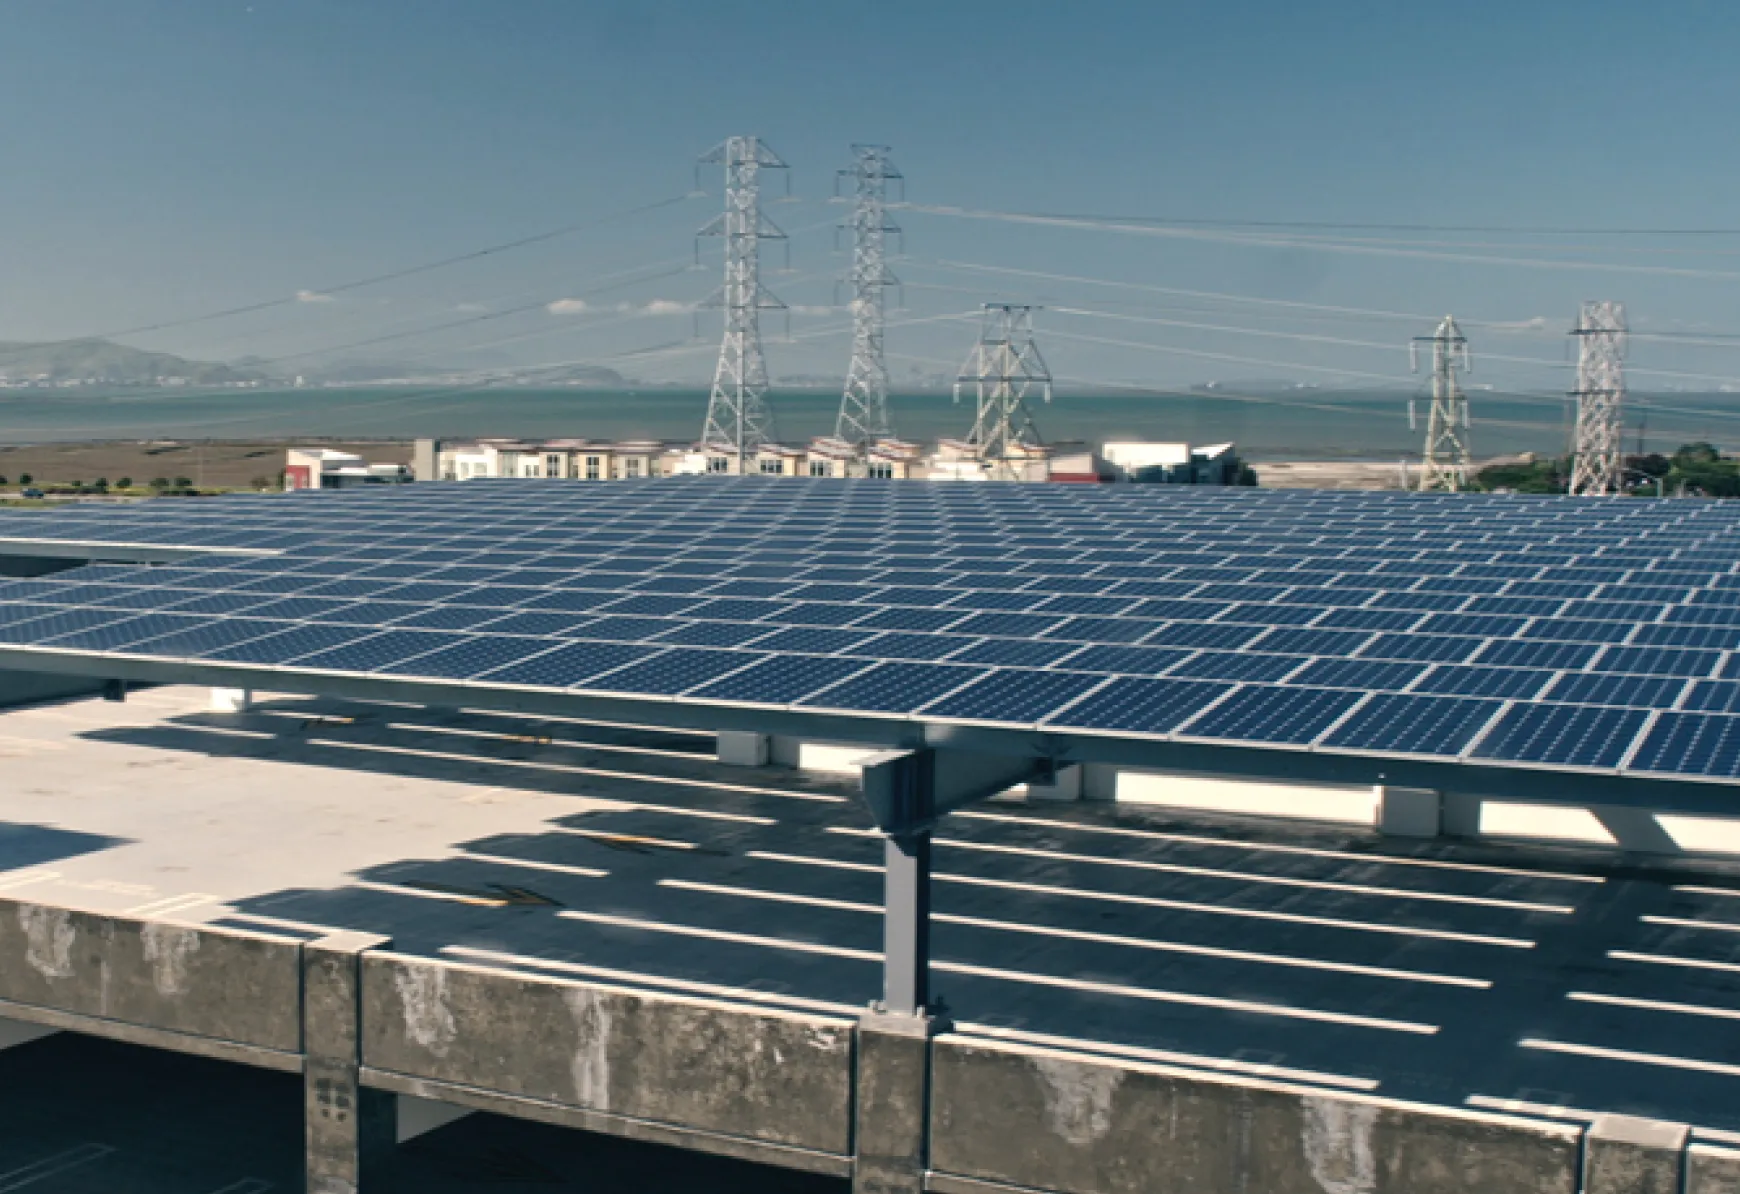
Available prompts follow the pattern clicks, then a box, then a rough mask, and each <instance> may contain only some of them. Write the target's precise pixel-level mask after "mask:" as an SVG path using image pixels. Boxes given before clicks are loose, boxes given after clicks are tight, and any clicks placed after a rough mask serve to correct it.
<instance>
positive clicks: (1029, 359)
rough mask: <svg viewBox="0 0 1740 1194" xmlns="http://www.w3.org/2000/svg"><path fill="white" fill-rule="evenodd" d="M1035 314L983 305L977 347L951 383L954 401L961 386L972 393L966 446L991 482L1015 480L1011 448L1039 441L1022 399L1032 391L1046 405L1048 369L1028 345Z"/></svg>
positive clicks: (1003, 305)
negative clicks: (973, 409) (974, 405)
mask: <svg viewBox="0 0 1740 1194" xmlns="http://www.w3.org/2000/svg"><path fill="white" fill-rule="evenodd" d="M1035 309H1036V308H1033V307H1017V306H1011V305H1009V304H1007V303H986V304H985V323H984V327H983V329H982V330H981V332H980V333H979V342H978V343H977V344H975V345H973V351H972V355H970V356H969V357H967V363H966V364H965V365H963V366H962V367H961V372H960V375H959V376H957V377H956V378H955V394H954V399H955V401H956V402H959V401H960V400H961V395H962V394H963V393H964V392H965V391H966V389H967V387H969V386H970V387H972V389H973V395H974V398H975V400H976V403H977V414H976V415H975V417H974V419H973V430H972V432H971V433H970V434H969V435H968V436H967V442H968V443H969V444H971V445H972V446H973V447H974V448H975V449H976V450H977V455H978V458H979V460H980V461H981V462H982V463H983V464H984V465H985V466H986V467H987V468H988V469H989V475H990V477H991V479H992V480H997V481H1013V480H1018V479H1019V478H1020V474H1019V473H1018V472H1017V470H1016V466H1015V463H1014V461H1015V459H1016V455H1017V452H1016V449H1017V448H1019V447H1020V446H1021V445H1024V444H1038V443H1040V442H1041V441H1040V439H1039V429H1038V428H1037V427H1035V426H1034V425H1033V415H1032V412H1030V411H1029V410H1028V409H1027V396H1028V395H1029V394H1030V393H1033V392H1035V391H1037V392H1038V393H1039V394H1040V395H1041V396H1042V397H1043V398H1044V400H1045V401H1046V402H1050V401H1051V370H1050V369H1048V368H1046V365H1045V358H1044V357H1042V356H1040V355H1039V346H1038V345H1037V344H1035V343H1034V342H1033V312H1034V310H1035Z"/></svg>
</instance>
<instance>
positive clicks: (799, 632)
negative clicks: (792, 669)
mask: <svg viewBox="0 0 1740 1194" xmlns="http://www.w3.org/2000/svg"><path fill="white" fill-rule="evenodd" d="M875 637H876V636H875V635H873V634H863V633H860V632H858V631H856V630H831V629H827V628H825V627H809V626H805V627H799V628H795V629H792V630H779V631H775V632H774V633H773V634H770V635H768V636H767V637H765V638H758V639H756V640H754V641H755V649H756V650H757V651H792V652H797V653H801V654H808V655H832V654H834V653H835V652H837V651H850V650H851V649H852V648H854V647H861V646H863V645H864V644H865V643H867V642H869V641H870V640H871V639H873V638H875Z"/></svg>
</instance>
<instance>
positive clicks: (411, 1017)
mask: <svg viewBox="0 0 1740 1194" xmlns="http://www.w3.org/2000/svg"><path fill="white" fill-rule="evenodd" d="M362 1019H363V1024H362V1029H363V1038H362V1057H363V1064H364V1065H365V1066H367V1067H368V1068H369V1069H370V1070H371V1071H375V1070H380V1071H388V1072H391V1073H395V1074H401V1075H407V1076H410V1077H413V1078H421V1079H428V1080H431V1081H434V1082H439V1083H446V1084H451V1085H453V1086H459V1087H469V1088H473V1089H477V1090H482V1091H488V1092H494V1093H497V1094H502V1095H508V1096H512V1097H517V1098H526V1099H534V1100H538V1101H540V1102H547V1103H556V1104H564V1105H568V1106H573V1107H578V1108H583V1109H586V1110H590V1111H595V1112H601V1113H605V1114H608V1115H612V1116H621V1117H627V1118H632V1119H637V1120H651V1121H656V1122H660V1123H665V1124H673V1125H678V1126H681V1127H684V1128H690V1129H695V1130H699V1131H703V1132H711V1133H720V1134H724V1135H730V1136H739V1137H745V1138H748V1139H752V1140H760V1141H767V1142H770V1143H774V1144H780V1145H787V1146H792V1147H796V1148H802V1149H810V1150H816V1151H820V1152H827V1153H833V1154H837V1155H845V1154H849V1153H850V1152H851V1107H852V1024H851V1022H850V1021H848V1020H841V1019H837V1018H832V1017H826V1016H809V1015H800V1014H797V1013H787V1012H780V1011H761V1010H754V1009H746V1008H743V1007H741V1006H734V1005H730V1004H722V1003H713V1002H709V1001H706V1000H697V999H686V998H680V997H675V996H661V995H651V994H648V993H645V992H637V991H632V990H627V989H623V988H617V987H609V986H599V985H592V984H587V983H579V982H570V981H565V980H560V979H546V978H539V977H532V976H528V975H525V974H523V973H518V972H514V971H503V970H492V969H489V968H487V967H473V966H462V965H454V964H448V963H442V962H436V961H432V960H430V959H427V958H416V957H410V956H405V955H399V954H391V953H370V954H368V955H366V956H365V957H364V959H363V969H362Z"/></svg>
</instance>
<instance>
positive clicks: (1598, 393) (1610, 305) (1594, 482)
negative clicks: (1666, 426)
mask: <svg viewBox="0 0 1740 1194" xmlns="http://www.w3.org/2000/svg"><path fill="white" fill-rule="evenodd" d="M1571 334H1572V335H1573V336H1575V337H1577V388H1576V389H1575V390H1573V391H1571V396H1572V397H1574V398H1575V399H1576V400H1577V430H1576V433H1575V437H1574V439H1573V441H1572V445H1571V488H1570V491H1571V492H1572V493H1574V494H1581V495H1584V496H1588V497H1600V496H1605V495H1608V494H1618V493H1624V492H1625V460H1624V456H1623V454H1622V451H1623V448H1622V445H1621V443H1620V437H1621V435H1622V434H1623V433H1624V430H1625V428H1624V421H1623V415H1624V408H1625V304H1624V303H1615V302H1593V303H1584V304H1583V309H1582V311H1581V313H1580V314H1579V315H1578V317H1577V326H1576V327H1575V328H1573V329H1572V331H1571Z"/></svg>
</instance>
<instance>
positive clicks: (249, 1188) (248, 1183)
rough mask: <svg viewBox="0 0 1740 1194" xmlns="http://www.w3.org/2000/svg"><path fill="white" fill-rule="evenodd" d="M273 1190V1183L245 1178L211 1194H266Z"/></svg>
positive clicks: (254, 1178)
mask: <svg viewBox="0 0 1740 1194" xmlns="http://www.w3.org/2000/svg"><path fill="white" fill-rule="evenodd" d="M271 1188H272V1183H271V1182H267V1181H261V1180H260V1179H259V1178H257V1177H244V1178H243V1179H242V1180H241V1181H239V1182H231V1183H230V1184H229V1185H227V1186H219V1187H218V1188H217V1189H215V1190H213V1191H212V1192H211V1194H265V1192H266V1191H267V1190H270V1189H271Z"/></svg>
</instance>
